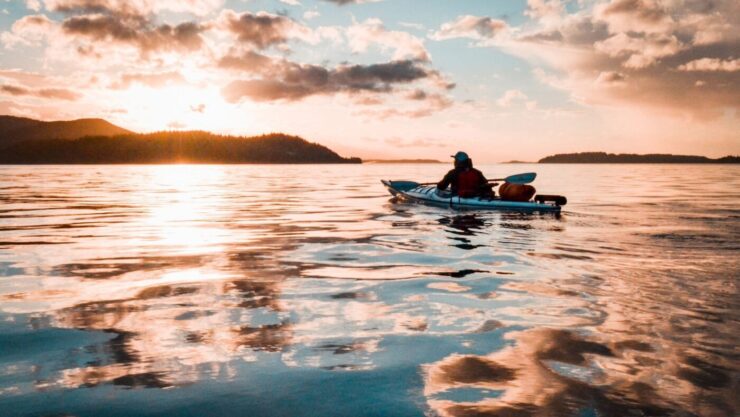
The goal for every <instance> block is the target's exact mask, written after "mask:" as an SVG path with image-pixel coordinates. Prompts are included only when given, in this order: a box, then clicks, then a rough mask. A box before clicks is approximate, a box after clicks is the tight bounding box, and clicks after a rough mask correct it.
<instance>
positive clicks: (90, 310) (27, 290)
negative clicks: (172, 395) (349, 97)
mask: <svg viewBox="0 0 740 417" xmlns="http://www.w3.org/2000/svg"><path fill="white" fill-rule="evenodd" d="M63 169H65V168H63V167H45V168H38V169H36V170H32V169H31V168H24V167H17V168H0V170H6V171H8V170H10V171H8V172H7V174H8V175H3V176H0V200H2V201H3V202H4V207H3V209H2V213H0V318H2V320H1V321H0V323H2V324H0V342H2V340H8V338H10V339H9V340H23V343H24V346H26V345H28V346H32V348H29V349H28V351H24V349H22V348H15V347H12V348H11V349H9V350H8V352H7V353H2V352H0V406H2V405H3V404H4V401H8V403H7V404H10V402H12V401H19V402H20V403H23V404H25V407H26V408H27V409H28V410H30V411H29V413H28V414H34V413H35V414H53V413H59V412H60V410H59V409H57V408H55V407H56V406H55V402H54V401H51V400H44V399H43V398H42V397H41V396H40V394H39V393H41V392H42V391H43V392H49V391H51V392H57V393H60V394H59V395H62V396H66V395H73V394H71V393H77V394H74V395H81V396H86V395H94V394H86V392H87V391H79V390H78V388H87V389H89V391H90V392H96V391H95V390H98V389H104V388H105V387H121V388H151V389H152V390H150V392H152V393H153V394H152V395H154V396H155V398H156V396H157V395H162V396H164V395H165V394H164V392H168V391H171V390H172V389H182V390H185V389H188V390H191V391H188V392H189V395H193V396H196V397H199V398H200V399H201V400H202V401H203V402H204V403H209V402H210V403H211V404H214V406H219V405H220V406H226V405H225V404H226V402H227V401H228V400H226V399H223V398H219V397H217V396H216V397H214V396H211V395H209V394H208V390H207V389H205V388H203V390H200V389H199V388H198V387H208V386H209V385H208V382H209V381H219V382H221V383H223V384H225V385H221V389H226V388H225V387H226V386H229V387H230V388H228V390H229V392H231V393H233V394H234V395H237V396H238V395H239V394H243V393H241V392H240V391H239V387H241V386H244V385H245V384H250V383H253V382H254V381H258V380H263V379H266V378H273V379H271V381H272V383H273V384H274V389H273V390H272V391H270V392H265V393H263V394H262V395H263V396H265V397H264V398H266V400H265V401H275V402H280V399H285V398H289V397H291V396H296V398H297V401H298V402H300V400H301V395H307V394H305V392H304V393H302V392H300V391H296V392H286V391H281V389H280V386H282V384H287V383H288V381H290V380H292V379H293V378H304V379H301V381H303V382H302V383H303V384H306V385H307V386H310V385H312V384H327V383H331V382H332V381H338V382H336V383H337V384H340V385H339V386H337V389H336V394H335V395H338V396H341V395H343V393H346V395H347V396H348V398H349V399H348V400H346V401H345V402H344V403H343V404H354V402H353V400H352V398H354V399H355V400H354V401H356V399H357V398H374V399H375V400H374V401H375V403H374V404H376V405H377V406H378V407H381V408H382V409H383V410H385V412H386V414H393V413H392V411H398V410H399V409H400V408H398V407H399V404H404V406H403V407H406V408H403V409H404V410H406V411H404V412H398V413H397V414H398V415H407V414H408V415H414V414H416V415H421V414H424V413H437V414H439V415H444V416H470V415H517V416H519V415H521V416H527V415H548V416H561V415H562V416H571V415H593V414H594V413H598V415H606V416H611V415H614V416H625V415H671V414H677V413H678V414H677V415H702V416H720V415H731V414H733V413H734V412H736V411H737V409H738V404H737V399H736V398H735V393H736V392H737V388H738V387H737V385H738V382H737V381H738V378H737V376H738V373H739V369H738V364H737V361H736V352H735V350H736V347H737V346H738V345H739V344H740V339H739V338H740V336H738V335H740V329H739V328H738V323H739V322H740V317H738V314H739V313H738V311H740V308H739V307H740V301H738V297H737V293H736V291H735V282H734V280H736V277H737V275H738V271H739V270H740V268H738V263H737V260H736V256H735V255H736V254H735V252H736V250H737V239H736V236H737V233H738V232H740V225H738V221H737V219H738V218H740V212H738V211H737V209H735V208H734V206H735V205H734V202H735V201H736V198H737V197H738V196H734V197H733V196H732V195H730V196H729V197H728V198H727V199H726V200H717V199H716V198H713V199H712V200H711V203H712V207H713V208H712V209H711V210H709V209H707V207H709V206H708V201H709V200H703V199H702V198H701V197H700V196H698V197H697V196H694V197H693V199H692V200H691V202H687V201H683V202H682V205H681V206H680V207H681V208H680V209H677V208H676V207H675V205H674V203H675V202H676V198H678V197H676V195H675V194H671V193H666V191H665V189H666V187H670V186H671V184H673V183H672V182H671V181H681V182H684V183H687V182H688V183H691V181H692V178H695V177H696V176H697V174H696V173H695V172H693V173H692V172H691V170H688V171H686V172H685V173H684V172H681V171H677V172H675V173H673V174H672V175H676V177H675V178H674V179H671V180H664V181H666V182H664V183H662V184H658V185H655V186H654V188H651V186H650V185H644V184H643V185H641V188H640V190H641V191H640V192H641V193H642V194H644V197H643V198H647V199H649V200H650V201H649V202H650V205H644V206H640V207H641V208H640V209H639V211H638V212H635V213H632V212H630V211H628V210H627V209H626V208H627V206H625V205H624V202H623V200H627V199H628V196H623V195H615V194H614V193H615V189H614V188H612V185H611V184H612V182H614V181H621V183H622V184H623V187H624V188H620V189H630V187H629V180H628V179H625V178H623V177H620V176H621V175H623V173H622V172H621V171H619V170H618V169H617V168H611V169H613V171H612V172H611V174H610V175H611V176H612V177H610V178H607V179H604V180H603V181H604V182H603V183H596V184H587V185H588V186H589V187H591V188H590V193H589V194H588V195H587V194H585V193H583V192H582V191H581V194H578V189H571V190H567V189H566V190H564V191H563V194H568V196H569V197H570V200H572V201H573V202H574V204H573V206H572V207H573V209H572V210H574V211H572V212H568V213H565V214H564V215H563V216H560V217H554V216H542V215H532V214H518V213H474V212H454V211H449V210H444V209H438V208H432V207H426V206H420V205H409V204H403V203H399V202H394V201H392V200H390V199H389V198H388V196H386V195H384V194H383V190H382V188H381V187H379V186H377V184H376V182H377V178H379V177H382V176H383V174H384V172H382V169H380V168H378V167H372V166H368V167H349V168H345V167H341V168H340V167H289V168H285V169H283V170H280V171H279V172H278V171H271V170H267V169H265V168H264V167H219V166H204V167H186V166H182V167H105V168H103V167H80V168H79V169H78V172H77V173H76V174H75V175H69V174H67V175H59V174H60V170H63ZM398 169H401V170H403V169H407V170H408V171H407V175H408V176H409V178H415V177H417V176H418V177H421V176H424V175H427V174H425V173H420V172H419V171H415V170H420V169H429V168H419V167H406V168H403V167H402V168H398ZM542 169H546V168H542ZM568 169H575V168H568ZM582 169H585V168H582ZM701 169H707V168H701ZM335 170H336V171H335ZM339 170H342V171H341V174H342V175H339V174H338V173H339V172H340V171H339ZM347 170H349V171H347ZM103 174H104V175H105V176H104V177H103V176H101V175H103ZM10 175H12V177H11V176H10ZM321 175H327V176H329V177H332V178H340V179H338V180H336V183H335V184H334V185H333V186H332V187H331V189H322V188H317V184H316V183H315V181H313V180H310V179H311V178H317V177H318V176H321ZM429 175H430V176H431V174H429ZM549 175H551V176H555V175H561V178H560V179H559V180H558V181H559V182H558V183H560V182H562V183H568V178H566V177H562V176H563V175H564V174H562V172H560V171H557V172H555V171H553V172H550V173H549ZM703 175H707V174H706V173H704V174H703ZM717 175H719V174H717ZM541 177H544V178H548V176H547V175H541ZM583 177H584V175H583V173H582V172H577V171H574V172H573V173H572V177H570V180H571V181H572V180H573V179H574V178H583ZM8 178H12V180H8ZM301 178H305V180H302V179H301ZM676 178H677V179H676ZM738 178H740V176H735V177H731V178H724V177H723V181H724V184H725V186H723V187H724V188H725V189H726V188H727V187H726V185H727V184H728V183H730V184H734V183H737V182H738V181H740V180H738ZM553 181H555V180H553ZM632 181H635V179H633V180H632ZM15 182H17V183H19V184H22V186H18V185H16V184H14V183H15ZM11 183H13V184H12V185H11ZM244 184H250V187H245V186H244ZM553 184H555V183H553ZM548 185H549V186H548ZM702 185H703V188H701V187H699V188H697V189H702V190H704V191H705V192H706V193H708V195H709V194H711V195H715V193H714V192H713V191H712V190H711V188H708V187H709V186H708V185H707V184H702ZM737 185H740V184H737ZM543 188H553V189H556V188H555V187H554V186H553V185H552V184H544V185H543ZM594 190H596V191H594ZM598 190H603V191H604V192H603V193H600V192H598ZM607 191H608V192H607ZM593 195H597V196H600V198H608V199H607V200H603V201H601V200H599V201H589V200H588V198H593V197H592V196H593ZM680 195H683V194H680ZM602 196H606V197H602ZM733 198H735V200H733ZM579 201H586V202H588V204H586V203H583V205H581V206H579V205H578V202H579ZM667 202H670V203H671V204H670V205H668V203H667ZM633 203H634V202H633ZM569 207H571V206H569ZM629 208H630V209H632V210H635V209H634V206H630V207H629ZM699 211H701V212H702V213H703V214H701V215H699V214H698V213H699ZM19 334H20V335H22V338H23V339H19V337H21V336H18V335H19ZM3 338H6V339H3ZM7 345H8V346H14V345H13V344H12V343H11V344H7ZM13 349H15V350H13ZM34 349H35V350H34ZM312 372H316V373H312ZM254 383H256V382H254ZM351 386H352V387H354V386H357V387H362V391H360V392H356V391H353V390H352V388H350V387H351ZM165 388H166V389H167V390H164V389H165ZM209 389H212V388H209ZM358 389H360V388H358ZM159 390H161V391H162V392H161V393H160V394H157V393H159ZM133 391H135V390H133ZM87 398H88V400H89V401H92V400H90V399H89V398H90V397H87ZM161 398H164V397H161ZM26 399H27V400H26ZM337 401H339V400H337ZM71 402H72V403H77V402H75V401H71ZM68 403H69V402H68ZM14 404H16V403H14ZM79 404H80V405H79V407H82V408H80V409H79V410H78V412H76V413H72V411H74V410H73V409H65V410H66V411H65V410H61V411H64V412H67V411H69V413H70V414H75V415H90V409H85V408H84V404H86V403H85V402H84V401H83V402H80V403H79ZM347 407H349V406H347ZM383 407H385V408H383ZM124 408H125V407H124ZM70 410H72V411H70ZM362 410H363V408H362V405H361V402H357V408H355V409H351V410H350V409H347V411H348V412H347V413H346V414H353V415H358V414H362ZM131 411H132V413H134V414H135V412H133V410H131ZM681 413H682V414H681ZM155 414H156V413H155ZM308 414H310V413H308ZM160 415H166V412H164V411H162V413H160Z"/></svg>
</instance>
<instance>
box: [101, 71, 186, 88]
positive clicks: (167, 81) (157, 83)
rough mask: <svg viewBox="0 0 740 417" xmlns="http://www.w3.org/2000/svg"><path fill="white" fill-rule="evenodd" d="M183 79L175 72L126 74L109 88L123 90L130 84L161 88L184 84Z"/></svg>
mask: <svg viewBox="0 0 740 417" xmlns="http://www.w3.org/2000/svg"><path fill="white" fill-rule="evenodd" d="M185 82H186V81H185V78H184V77H183V76H182V74H180V73H179V72H177V71H166V72H155V73H127V74H123V75H121V76H120V77H119V79H118V80H117V81H116V82H114V83H112V84H111V85H110V88H113V89H117V90H123V89H127V88H129V87H130V86H131V85H132V84H139V85H145V86H147V87H153V88H157V87H163V86H166V85H172V84H182V83H185Z"/></svg>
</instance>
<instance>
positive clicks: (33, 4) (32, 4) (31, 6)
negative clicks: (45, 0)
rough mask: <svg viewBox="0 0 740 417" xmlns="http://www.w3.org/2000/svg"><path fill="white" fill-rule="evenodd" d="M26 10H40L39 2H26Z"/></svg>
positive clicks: (32, 0) (37, 0) (33, 0)
mask: <svg viewBox="0 0 740 417" xmlns="http://www.w3.org/2000/svg"><path fill="white" fill-rule="evenodd" d="M26 8H28V9H29V10H33V11H34V12H38V11H40V10H41V2H39V0H26Z"/></svg>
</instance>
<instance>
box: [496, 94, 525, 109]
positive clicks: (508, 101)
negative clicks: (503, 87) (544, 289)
mask: <svg viewBox="0 0 740 417" xmlns="http://www.w3.org/2000/svg"><path fill="white" fill-rule="evenodd" d="M526 99H527V95H526V94H524V93H522V92H521V91H519V90H507V91H506V92H505V93H504V94H503V95H502V96H501V97H500V98H499V99H498V100H496V104H498V105H499V106H501V107H509V106H511V105H512V104H513V103H514V101H517V100H526Z"/></svg>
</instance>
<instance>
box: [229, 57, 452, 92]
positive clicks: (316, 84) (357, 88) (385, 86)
mask: <svg viewBox="0 0 740 417" xmlns="http://www.w3.org/2000/svg"><path fill="white" fill-rule="evenodd" d="M250 59H253V57H250ZM222 61H223V60H222ZM229 63H230V64H231V66H232V67H236V66H237V65H235V64H236V61H229ZM244 68H249V70H252V69H253V68H254V67H252V66H250V65H246V66H245V67H244ZM255 70H256V71H257V72H262V73H265V72H267V73H269V74H270V77H269V78H253V79H248V80H237V81H233V82H231V83H230V84H229V85H227V86H226V87H225V88H224V89H223V95H224V97H225V98H226V99H227V100H228V101H230V102H238V101H240V100H242V99H244V98H249V99H251V100H255V101H278V100H284V101H296V100H300V99H303V98H305V97H308V96H312V95H320V94H335V93H349V94H352V93H357V92H363V91H370V92H386V93H389V92H392V91H393V88H394V86H396V85H403V84H410V83H412V82H415V81H419V80H424V79H429V78H436V77H439V74H438V73H437V72H436V71H434V70H430V69H428V68H425V67H424V66H422V65H420V63H418V62H415V61H411V60H403V61H391V62H387V63H381V64H372V65H340V66H337V67H334V68H329V69H327V68H324V67H322V66H319V65H312V64H299V63H294V62H290V61H285V60H274V61H272V62H271V63H270V66H269V69H267V68H262V67H260V68H256V69H255Z"/></svg>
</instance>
